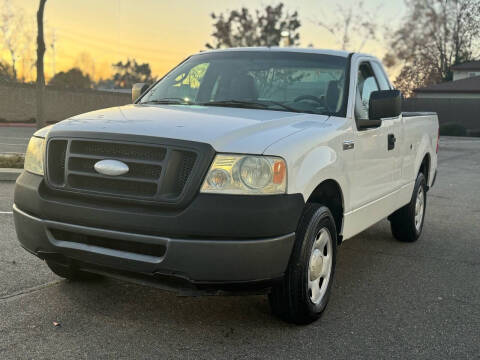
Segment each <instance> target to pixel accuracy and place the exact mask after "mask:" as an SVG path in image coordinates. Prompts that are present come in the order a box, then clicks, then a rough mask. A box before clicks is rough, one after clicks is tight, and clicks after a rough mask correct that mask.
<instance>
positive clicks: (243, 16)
mask: <svg viewBox="0 0 480 360" xmlns="http://www.w3.org/2000/svg"><path fill="white" fill-rule="evenodd" d="M211 17H212V19H213V20H214V23H213V27H214V32H213V34H212V36H213V38H214V39H215V43H214V44H210V43H207V44H206V47H207V48H209V49H213V48H217V49H218V48H229V47H241V46H278V45H280V42H281V40H282V33H283V34H288V40H289V41H288V42H289V44H290V45H298V43H299V40H300V34H299V33H298V28H299V27H300V26H301V23H300V20H299V19H298V13H297V12H296V11H295V12H294V13H292V14H290V13H288V12H286V11H285V9H284V5H283V3H279V4H278V5H277V6H267V7H266V8H265V9H262V10H255V13H254V14H252V13H250V11H249V10H248V9H247V8H242V9H240V10H232V11H230V13H229V14H223V13H221V14H219V15H217V14H215V13H212V14H211Z"/></svg>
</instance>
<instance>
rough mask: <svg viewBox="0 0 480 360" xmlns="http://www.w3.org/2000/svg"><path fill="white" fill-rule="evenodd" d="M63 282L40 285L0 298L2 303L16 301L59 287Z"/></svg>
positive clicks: (57, 281) (56, 281)
mask: <svg viewBox="0 0 480 360" xmlns="http://www.w3.org/2000/svg"><path fill="white" fill-rule="evenodd" d="M61 282H62V280H55V281H50V282H48V283H45V284H41V285H38V286H33V287H31V288H28V289H23V290H20V291H17V292H15V293H13V294H8V295H4V296H0V303H4V302H9V301H12V300H15V299H17V298H21V297H23V296H26V295H30V294H33V293H35V292H38V291H40V290H43V289H46V288H48V287H50V286H53V285H57V284H59V283H61Z"/></svg>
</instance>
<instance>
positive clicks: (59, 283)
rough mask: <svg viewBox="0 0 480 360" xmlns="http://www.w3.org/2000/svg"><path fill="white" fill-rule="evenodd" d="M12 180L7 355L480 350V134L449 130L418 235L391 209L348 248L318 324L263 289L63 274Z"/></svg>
mask: <svg viewBox="0 0 480 360" xmlns="http://www.w3.org/2000/svg"><path fill="white" fill-rule="evenodd" d="M13 188H14V186H13V184H12V183H1V182H0V233H1V238H0V358H1V359H17V358H22V359H25V358H34V359H41V358H48V359H51V358H61V359H63V358H69V359H71V358H86V359H101V358H112V359H121V358H135V359H152V358H164V359H170V358H182V359H190V358H192V359H193V358H194V359H197V358H198V359H221V358H225V359H300V358H301V359H328V358H335V359H352V358H368V359H372V358H394V359H408V358H415V359H419V358H422V359H423V358H429V359H452V358H456V359H468V358H471V359H478V358H479V356H480V355H479V354H480V276H479V275H480V260H479V259H480V140H479V139H455V138H445V139H442V140H441V146H440V160H439V175H438V177H437V183H436V185H435V187H434V188H433V189H432V190H431V191H430V192H429V193H428V206H427V215H426V222H425V228H424V232H423V235H422V237H421V239H420V240H419V241H418V242H416V243H413V244H404V243H400V242H397V241H395V240H394V239H393V237H392V235H391V233H390V228H389V223H388V221H387V220H384V221H382V222H380V223H378V224H377V225H375V226H373V227H372V228H371V229H369V230H367V231H365V232H363V233H361V234H360V235H358V236H356V237H355V238H353V239H351V240H348V241H346V242H345V243H344V244H343V245H342V246H341V247H340V248H339V254H338V256H339V257H338V263H337V272H336V279H335V283H334V289H333V293H332V297H331V299H330V304H329V306H328V307H327V310H326V311H325V313H324V316H323V317H322V319H321V320H320V321H318V322H316V323H314V324H312V325H309V326H294V325H288V324H285V323H283V322H282V321H280V320H277V319H276V318H274V317H272V316H271V314H270V310H269V307H268V302H267V300H266V298H265V297H264V296H244V297H177V296H176V295H175V294H172V293H168V292H164V291H161V290H158V289H153V288H148V287H143V286H139V285H133V284H129V283H124V282H120V281H117V280H109V279H104V280H100V281H96V282H93V283H75V282H68V281H65V280H61V279H60V278H58V277H56V276H55V275H53V274H52V273H50V271H49V270H48V268H47V266H46V265H45V264H44V263H43V262H42V261H40V260H39V259H37V258H35V257H33V256H32V255H30V254H28V253H27V252H25V251H24V250H23V249H22V248H21V247H20V246H19V245H18V243H17V241H16V238H15V232H14V227H13V219H12V215H11V214H10V213H9V212H10V211H11V210H10V209H11V206H12V195H13ZM246 261H248V259H246ZM53 322H58V323H59V324H60V325H59V326H54V325H53Z"/></svg>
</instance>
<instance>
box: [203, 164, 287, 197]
mask: <svg viewBox="0 0 480 360" xmlns="http://www.w3.org/2000/svg"><path fill="white" fill-rule="evenodd" d="M286 189H287V167H286V165H285V161H284V160H283V159H282V158H279V157H274V156H250V155H227V154H221V155H217V156H216V157H215V160H213V163H212V165H211V166H210V170H209V171H208V173H207V176H206V177H205V180H204V182H203V185H202V188H201V192H203V193H222V194H245V195H271V194H284V193H285V191H286Z"/></svg>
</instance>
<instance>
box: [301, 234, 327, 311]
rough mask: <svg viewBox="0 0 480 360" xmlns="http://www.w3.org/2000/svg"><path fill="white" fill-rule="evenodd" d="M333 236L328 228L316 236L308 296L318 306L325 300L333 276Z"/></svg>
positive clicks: (312, 252) (309, 272)
mask: <svg viewBox="0 0 480 360" xmlns="http://www.w3.org/2000/svg"><path fill="white" fill-rule="evenodd" d="M332 259H333V247H332V236H331V235H330V232H329V231H328V229H327V228H322V229H320V231H319V232H318V233H317V235H316V236H315V241H314V242H313V246H312V250H311V252H310V260H309V265H308V274H307V281H308V295H309V297H310V301H311V302H312V303H313V304H315V305H318V304H320V302H321V301H322V299H323V298H324V296H325V294H326V292H327V287H328V283H329V281H330V276H331V274H332Z"/></svg>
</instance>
